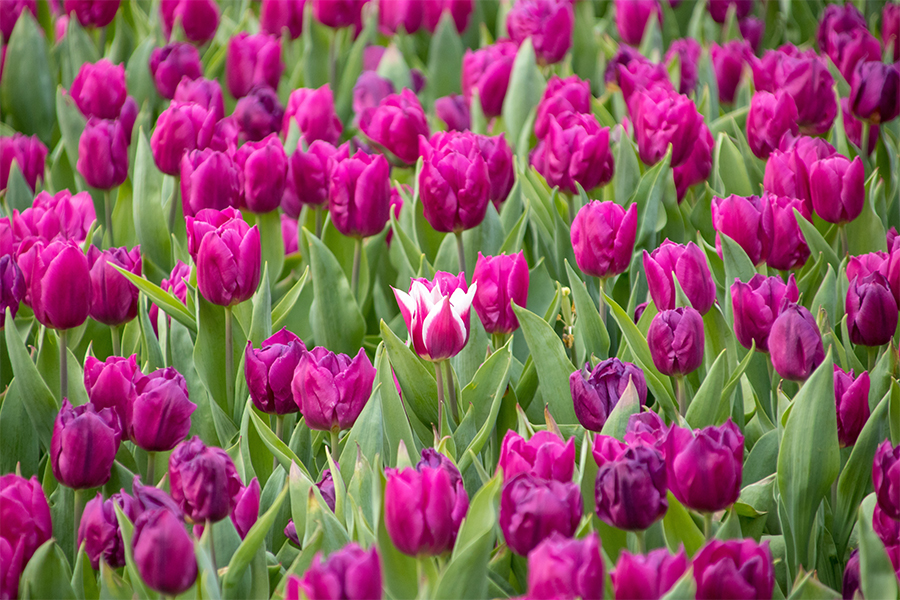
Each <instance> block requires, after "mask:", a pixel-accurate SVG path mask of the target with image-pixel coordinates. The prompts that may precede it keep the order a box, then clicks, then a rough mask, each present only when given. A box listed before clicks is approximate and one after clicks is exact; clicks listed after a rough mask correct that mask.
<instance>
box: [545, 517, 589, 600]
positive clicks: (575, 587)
mask: <svg viewBox="0 0 900 600" xmlns="http://www.w3.org/2000/svg"><path fill="white" fill-rule="evenodd" d="M528 598H533V599H535V600H539V599H547V600H553V599H555V598H581V599H582V600H600V599H601V598H603V558H602V557H601V555H600V538H599V537H597V534H596V532H592V533H590V534H589V535H588V536H587V537H585V538H584V539H581V540H576V539H568V538H565V537H563V536H561V535H560V534H559V533H558V532H554V533H552V534H551V535H550V536H549V537H547V538H546V539H544V541H542V542H541V543H540V544H538V545H537V546H536V547H535V549H534V550H532V551H531V552H530V553H529V554H528Z"/></svg>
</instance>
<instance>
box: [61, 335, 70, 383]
mask: <svg viewBox="0 0 900 600" xmlns="http://www.w3.org/2000/svg"><path fill="white" fill-rule="evenodd" d="M68 338H69V332H68V330H66V329H60V330H59V397H60V400H62V399H63V398H68V397H69V368H68V366H69V363H68V354H69V352H68V346H67V345H66V344H67V343H68Z"/></svg>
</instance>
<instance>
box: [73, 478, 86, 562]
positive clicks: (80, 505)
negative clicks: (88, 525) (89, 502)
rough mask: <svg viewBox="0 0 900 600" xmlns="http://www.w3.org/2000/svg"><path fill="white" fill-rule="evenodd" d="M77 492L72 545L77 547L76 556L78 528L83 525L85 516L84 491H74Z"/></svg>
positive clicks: (76, 553)
mask: <svg viewBox="0 0 900 600" xmlns="http://www.w3.org/2000/svg"><path fill="white" fill-rule="evenodd" d="M74 492H75V503H74V504H75V537H74V538H72V543H73V544H74V545H75V556H77V555H78V527H79V526H80V525H81V515H82V514H84V504H85V502H86V499H85V497H84V490H74Z"/></svg>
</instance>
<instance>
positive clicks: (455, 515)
mask: <svg viewBox="0 0 900 600" xmlns="http://www.w3.org/2000/svg"><path fill="white" fill-rule="evenodd" d="M385 476H386V477H387V483H386V484H385V488H384V525H385V528H386V529H387V532H388V535H390V537H391V541H392V542H393V543H394V546H396V547H397V549H398V550H399V551H400V552H403V553H404V554H408V555H410V556H420V555H430V556H438V555H440V554H443V553H444V552H447V551H448V550H450V549H452V548H453V544H454V543H455V542H456V534H457V533H458V532H459V526H460V524H461V523H462V520H463V517H465V515H466V512H467V511H468V510H469V496H468V494H466V489H465V487H464V486H463V484H462V479H461V478H460V479H459V480H457V481H456V482H455V484H454V482H453V481H452V480H451V477H450V475H448V474H447V471H446V470H445V469H443V468H440V467H438V468H434V467H431V466H428V465H421V466H418V467H416V468H415V469H403V470H402V471H400V470H398V469H385Z"/></svg>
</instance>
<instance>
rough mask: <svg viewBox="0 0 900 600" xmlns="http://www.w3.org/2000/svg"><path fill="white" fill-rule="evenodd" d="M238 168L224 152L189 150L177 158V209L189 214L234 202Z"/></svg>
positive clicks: (238, 189)
mask: <svg viewBox="0 0 900 600" xmlns="http://www.w3.org/2000/svg"><path fill="white" fill-rule="evenodd" d="M240 198H241V168H240V167H239V166H238V165H236V164H235V162H234V160H232V157H231V156H229V155H228V154H227V153H225V152H216V151H214V150H211V149H209V148H207V149H205V150H191V151H190V152H188V153H186V154H185V155H184V157H183V158H182V159H181V209H182V211H183V212H184V216H185V217H192V216H194V215H196V214H197V213H198V212H200V211H201V210H203V209H215V210H221V209H224V208H227V207H230V206H231V207H234V206H237V205H238V203H239V202H240Z"/></svg>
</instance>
